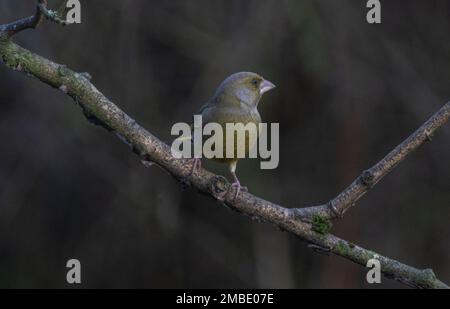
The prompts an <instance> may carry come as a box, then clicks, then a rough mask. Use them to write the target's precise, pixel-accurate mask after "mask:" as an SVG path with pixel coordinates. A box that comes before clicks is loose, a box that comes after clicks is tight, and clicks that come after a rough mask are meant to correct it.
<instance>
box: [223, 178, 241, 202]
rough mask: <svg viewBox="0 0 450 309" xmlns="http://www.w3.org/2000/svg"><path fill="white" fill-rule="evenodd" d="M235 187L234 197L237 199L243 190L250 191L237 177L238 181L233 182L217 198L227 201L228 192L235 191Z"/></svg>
mask: <svg viewBox="0 0 450 309" xmlns="http://www.w3.org/2000/svg"><path fill="white" fill-rule="evenodd" d="M233 188H234V199H236V198H237V197H238V195H239V193H241V191H243V192H248V189H247V187H245V186H242V185H241V183H240V182H239V180H237V179H236V181H235V182H233V183H232V184H231V185H230V186H229V187H228V189H227V190H226V191H224V192H222V193H220V194H219V195H218V197H217V199H218V200H219V201H221V202H223V201H225V198H226V197H227V195H228V193H230V192H231V191H233Z"/></svg>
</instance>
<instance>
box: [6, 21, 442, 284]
mask: <svg viewBox="0 0 450 309" xmlns="http://www.w3.org/2000/svg"><path fill="white" fill-rule="evenodd" d="M34 18H35V19H36V18H37V19H39V20H40V19H41V16H40V13H36V14H35V17H34ZM38 24H39V22H32V21H28V22H22V21H18V22H15V23H11V24H8V25H3V26H0V56H1V59H3V62H4V63H5V64H6V65H7V66H8V67H10V68H12V69H14V70H17V71H20V72H22V73H25V74H26V75H28V76H33V77H35V78H37V79H39V80H41V81H42V82H44V83H46V84H48V85H50V86H52V87H54V88H57V89H59V90H61V91H62V92H64V93H65V94H67V95H69V96H71V97H72V98H73V99H74V101H75V102H76V103H77V104H79V105H80V107H81V108H82V110H83V113H84V115H85V116H86V118H87V119H88V120H89V121H91V122H93V123H94V124H97V125H101V126H103V127H104V128H106V129H107V130H108V131H110V132H113V133H115V134H116V135H117V136H118V137H120V139H121V140H122V141H125V142H126V144H127V145H129V146H130V147H131V148H132V150H133V151H134V152H135V153H136V154H138V155H139V156H140V157H141V158H142V159H145V160H151V161H152V162H154V163H155V164H157V165H158V166H160V167H161V168H163V169H164V170H166V171H167V172H169V173H170V174H171V175H172V176H173V177H174V178H175V179H177V180H179V181H181V182H184V183H189V184H190V185H192V186H193V187H195V188H196V189H198V190H199V191H200V192H203V193H205V194H207V195H210V196H212V197H214V198H216V199H217V198H218V196H219V195H220V193H222V192H224V191H225V190H227V189H228V187H229V185H230V184H229V182H228V181H227V180H226V179H225V178H224V177H222V176H218V175H215V174H213V173H211V172H209V171H207V170H205V169H199V170H198V171H197V172H196V173H194V174H191V173H190V171H191V163H190V161H189V160H180V159H175V158H173V157H172V155H171V152H170V147H169V146H168V145H166V144H165V143H163V142H162V141H160V140H159V139H158V138H156V137H155V136H154V135H152V134H151V133H150V132H148V131H147V130H146V129H144V128H143V127H141V126H140V125H139V124H137V123H136V121H135V120H133V119H132V118H131V117H130V116H128V115H127V114H126V113H124V112H123V111H122V110H121V109H119V108H118V107H117V106H116V105H115V104H114V103H112V102H111V101H110V100H109V99H108V98H106V97H105V96H104V95H103V94H102V93H101V92H100V91H99V90H97V88H96V87H95V86H94V85H93V84H92V83H91V82H90V81H89V79H90V78H88V76H87V75H86V74H84V73H77V72H74V71H72V70H70V69H68V68H67V67H66V66H64V65H60V64H57V63H54V62H52V61H50V60H47V59H45V58H43V57H41V56H39V55H36V54H34V53H32V52H30V51H28V50H26V49H24V48H22V47H20V46H18V45H17V44H15V43H13V42H12V41H11V40H10V39H9V38H10V36H11V33H12V32H13V33H17V32H18V31H20V30H23V29H27V28H30V27H32V28H33V27H35V26H37V25H38ZM11 25H16V26H11ZM33 25H34V26H33ZM14 29H15V30H14ZM18 29H20V30H18ZM449 116H450V103H447V104H446V105H445V106H444V107H443V108H442V109H441V110H440V111H439V112H438V113H437V114H436V115H435V116H433V117H432V118H431V119H430V120H429V121H428V122H427V123H425V125H424V126H423V127H421V128H420V129H419V130H418V131H417V132H416V133H415V134H413V135H412V137H410V138H409V139H407V140H406V141H405V142H404V143H402V144H401V145H400V146H398V147H397V148H396V149H394V151H392V152H391V154H389V155H388V156H387V157H386V158H385V159H383V160H382V161H381V162H380V163H378V164H377V165H375V166H374V167H373V168H372V169H370V170H369V173H370V174H367V173H366V174H365V175H366V176H361V177H362V178H361V177H360V178H361V179H360V178H358V179H359V180H358V179H357V180H355V182H354V184H352V185H351V186H350V187H349V188H348V189H346V190H345V191H344V192H343V193H341V194H340V195H338V197H337V198H336V199H334V200H336V201H335V202H334V204H333V203H332V205H334V208H335V209H336V212H338V213H343V212H345V210H347V209H348V207H349V206H348V205H351V203H350V202H348V201H351V202H352V203H353V202H355V201H356V200H357V199H358V198H359V197H361V196H362V195H363V194H364V193H365V192H366V191H367V187H370V185H373V184H375V183H376V182H378V181H379V180H380V179H381V178H382V177H383V176H384V175H386V174H387V173H388V172H389V171H390V170H392V168H393V167H394V166H395V165H396V164H397V163H398V162H400V161H401V160H403V159H404V157H406V155H407V154H408V153H410V152H411V151H412V150H413V149H415V148H417V147H418V146H419V145H420V144H422V143H423V141H424V140H425V139H426V137H427V136H429V135H430V134H431V133H432V132H434V131H435V130H436V129H437V128H439V127H440V126H442V125H443V124H444V123H445V122H446V121H448V119H449ZM422 129H424V130H425V131H424V130H422ZM367 175H370V177H367ZM363 180H364V184H365V185H364V186H363V187H362V186H361V182H362V181H363ZM369 180H370V181H369ZM367 183H368V184H369V185H367ZM345 192H347V193H345ZM228 196H229V197H228ZM348 196H351V198H348ZM334 200H333V201H334ZM224 203H225V204H226V205H227V206H228V207H230V208H231V209H233V210H236V211H238V212H240V213H243V214H245V215H248V216H250V217H251V218H252V219H257V220H260V221H264V222H267V223H271V224H273V225H275V226H277V227H279V228H280V229H282V230H285V231H288V232H290V233H292V234H294V235H296V236H298V237H299V238H300V239H302V240H304V241H306V242H307V243H308V244H309V246H310V247H311V248H313V249H315V250H318V251H321V252H326V253H334V254H336V255H339V256H342V257H344V258H346V259H348V260H351V261H353V262H355V263H358V264H360V265H363V266H366V264H367V261H368V260H370V259H372V258H377V259H378V260H379V261H380V264H381V271H382V272H383V273H384V274H385V276H387V277H388V278H393V279H395V280H397V281H399V282H401V283H404V284H407V285H409V286H413V287H419V288H449V287H448V286H447V285H446V284H445V283H443V282H441V281H440V280H438V279H437V278H436V276H435V275H434V273H433V271H431V270H419V269H416V268H413V267H411V266H408V265H405V264H402V263H400V262H398V261H396V260H393V259H390V258H388V257H384V256H382V255H379V254H376V253H374V252H373V251H370V250H367V249H364V248H361V247H359V246H356V245H354V244H352V243H349V242H347V241H345V240H342V239H339V238H338V237H336V236H333V235H331V234H329V233H328V231H329V225H327V224H328V221H327V218H328V217H330V218H332V217H334V215H333V213H331V212H330V209H328V206H324V205H323V206H318V207H312V208H309V210H300V209H288V208H284V207H281V206H279V205H277V204H274V203H272V202H269V201H266V200H264V199H261V198H259V197H257V196H254V195H252V194H250V193H248V192H241V193H240V194H239V195H238V197H237V198H234V194H228V195H227V197H226V200H225V201H224ZM349 203H350V204H349ZM342 205H345V206H342ZM321 215H323V216H321ZM324 226H325V228H324Z"/></svg>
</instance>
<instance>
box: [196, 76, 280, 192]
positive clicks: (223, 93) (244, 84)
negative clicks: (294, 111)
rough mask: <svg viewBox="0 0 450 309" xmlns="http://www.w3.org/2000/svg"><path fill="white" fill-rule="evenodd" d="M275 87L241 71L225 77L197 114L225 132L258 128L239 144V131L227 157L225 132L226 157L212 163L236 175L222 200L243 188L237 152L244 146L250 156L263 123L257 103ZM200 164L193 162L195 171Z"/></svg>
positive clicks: (248, 132) (203, 120)
mask: <svg viewBox="0 0 450 309" xmlns="http://www.w3.org/2000/svg"><path fill="white" fill-rule="evenodd" d="M273 88H275V85H274V84H273V83H271V82H270V81H268V80H265V79H264V78H263V77H261V76H260V75H258V74H256V73H251V72H240V73H235V74H232V75H231V76H229V77H228V78H226V79H225V80H224V81H223V82H222V83H221V84H220V86H219V87H218V88H217V90H216V92H215V93H214V95H213V96H212V98H211V99H210V100H208V101H207V103H206V104H204V105H203V106H202V107H201V108H200V110H199V112H198V113H197V115H201V116H202V122H203V125H206V124H207V123H210V122H214V123H218V124H219V125H220V126H221V127H222V129H223V132H226V128H225V127H226V124H227V123H231V124H237V123H241V124H243V125H247V124H249V123H253V124H255V125H256V126H255V127H256V131H252V130H250V131H246V132H244V134H245V140H244V141H241V142H240V143H239V142H238V140H237V138H236V135H237V134H236V132H235V137H234V145H232V147H233V148H234V149H231V150H230V152H229V153H233V154H234V155H233V156H231V157H230V156H229V155H228V156H226V155H225V154H226V153H227V152H226V140H227V136H226V133H224V138H223V148H222V149H223V152H224V156H223V157H222V158H213V160H215V161H218V162H222V163H226V164H228V165H229V169H230V172H231V175H232V176H233V180H234V182H233V183H232V184H231V186H230V187H229V189H228V190H227V191H226V192H224V193H223V195H221V196H220V197H219V199H222V200H223V199H224V198H225V196H226V195H227V194H228V192H229V191H230V189H231V188H233V187H234V188H235V198H236V197H237V196H238V194H239V192H240V191H241V189H242V188H244V187H242V186H241V183H240V181H239V179H238V177H237V176H236V166H237V162H238V159H239V158H238V155H237V154H238V152H239V150H242V149H240V148H241V147H245V149H244V153H245V154H246V155H247V154H248V151H249V149H251V148H252V147H253V146H254V144H255V142H256V140H257V137H258V134H259V133H258V132H259V130H258V126H259V124H260V123H261V116H260V115H259V112H258V103H259V101H260V100H261V97H262V95H263V94H264V93H266V92H267V91H269V90H271V89H273ZM200 165H201V162H200V159H194V162H193V171H195V169H196V168H198V167H199V166H200Z"/></svg>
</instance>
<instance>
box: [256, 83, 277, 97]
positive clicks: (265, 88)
mask: <svg viewBox="0 0 450 309" xmlns="http://www.w3.org/2000/svg"><path fill="white" fill-rule="evenodd" d="M275 87H276V86H275V85H274V84H272V83H271V82H269V81H268V80H264V81H263V82H262V83H261V85H260V87H259V93H260V94H261V95H263V94H264V93H266V92H267V91H269V90H272V89H273V88H275Z"/></svg>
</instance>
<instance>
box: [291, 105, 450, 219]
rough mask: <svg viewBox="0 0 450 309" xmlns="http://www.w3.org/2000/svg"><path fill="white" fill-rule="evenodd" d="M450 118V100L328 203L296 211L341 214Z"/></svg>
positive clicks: (306, 213) (323, 214)
mask: <svg viewBox="0 0 450 309" xmlns="http://www.w3.org/2000/svg"><path fill="white" fill-rule="evenodd" d="M449 118H450V103H447V104H445V105H444V106H443V107H442V108H441V109H439V110H438V111H437V112H436V113H435V114H434V115H433V116H431V117H430V118H429V119H428V121H427V122H425V123H424V124H423V125H422V126H421V127H420V128H419V129H417V130H416V131H415V132H414V133H413V134H411V135H410V136H409V137H408V138H407V139H406V140H405V141H403V142H402V143H401V144H400V145H398V146H397V147H395V149H394V150H392V151H391V152H390V153H389V154H388V155H387V156H386V157H384V158H383V159H382V160H381V161H380V162H378V163H377V164H375V165H374V166H372V167H371V168H369V169H368V170H365V171H363V172H362V173H361V175H360V176H359V177H358V178H356V179H355V180H354V181H353V182H352V183H351V184H350V185H349V186H348V187H347V188H346V189H345V190H344V191H342V192H341V193H339V194H338V196H336V197H335V198H334V199H332V200H331V201H329V202H328V203H326V204H323V205H320V206H313V207H305V208H297V209H296V210H295V211H296V212H297V214H298V215H299V216H300V217H312V216H314V215H320V216H323V217H326V218H329V219H335V218H339V217H342V216H343V215H344V213H345V212H346V211H347V210H348V209H349V208H351V207H352V206H353V205H355V203H356V202H357V201H358V200H359V199H360V198H361V197H363V196H364V195H365V194H366V193H367V192H368V191H369V190H370V189H371V188H372V187H373V186H374V185H375V184H377V183H378V182H379V181H380V180H381V179H382V178H383V177H384V176H386V175H387V174H389V172H391V171H392V170H393V169H394V167H396V166H397V165H398V164H399V163H400V162H402V161H403V160H405V159H406V157H407V156H408V155H409V154H411V153H412V152H413V151H414V150H416V149H417V148H419V147H420V146H421V145H422V144H423V143H424V142H426V141H429V140H431V137H432V136H433V134H434V133H435V132H436V130H438V129H439V128H441V127H442V126H443V125H444V124H445V123H447V122H448V120H449Z"/></svg>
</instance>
